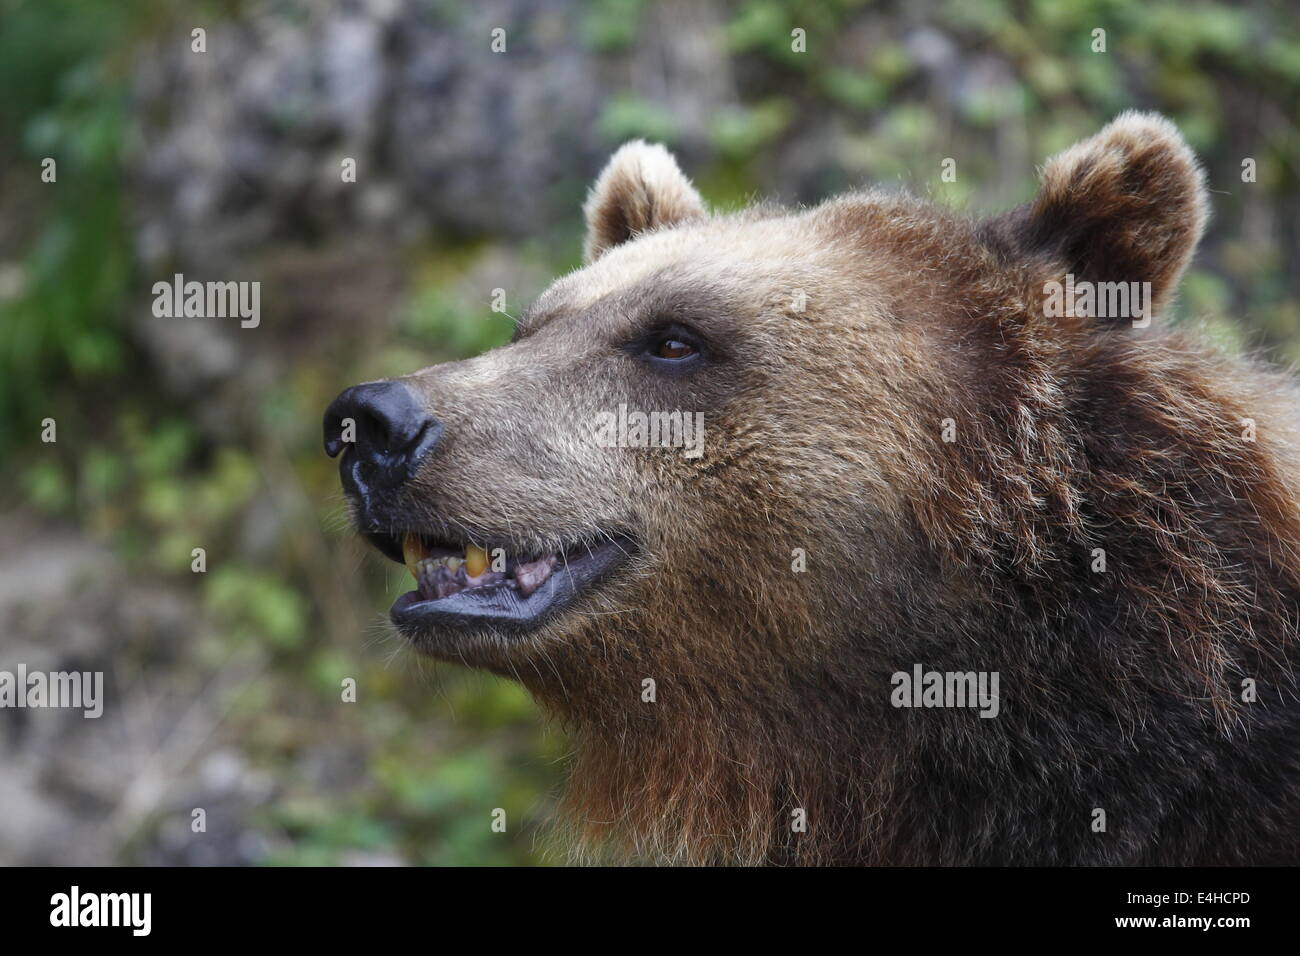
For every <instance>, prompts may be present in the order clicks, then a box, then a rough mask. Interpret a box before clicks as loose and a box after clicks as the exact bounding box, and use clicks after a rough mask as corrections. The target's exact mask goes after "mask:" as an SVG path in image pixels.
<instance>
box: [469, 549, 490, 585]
mask: <svg viewBox="0 0 1300 956" xmlns="http://www.w3.org/2000/svg"><path fill="white" fill-rule="evenodd" d="M487 566H488V556H487V552H486V551H484V550H483V549H482V548H480V547H479V546H478V545H476V544H467V545H465V573H466V574H468V575H469V576H470V577H471V578H476V577H478V576H479V575H480V574H482V573H483V572H484V571H486V570H487Z"/></svg>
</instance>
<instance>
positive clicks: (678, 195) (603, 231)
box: [582, 139, 704, 262]
mask: <svg viewBox="0 0 1300 956" xmlns="http://www.w3.org/2000/svg"><path fill="white" fill-rule="evenodd" d="M582 209H583V212H584V213H585V214H586V217H587V241H586V247H585V250H584V258H585V259H586V261H587V262H592V261H594V260H595V259H597V258H599V256H600V255H601V254H602V253H603V252H605V250H607V249H609V248H611V247H613V246H617V245H619V244H620V243H623V242H627V241H628V240H629V239H631V238H633V237H634V236H637V235H639V234H640V233H643V232H649V231H650V230H651V229H659V228H663V227H665V226H675V225H677V224H678V223H680V222H685V221H687V220H689V219H695V218H697V217H700V216H703V215H704V202H703V200H701V199H700V194H699V193H697V192H696V191H695V187H694V186H692V185H691V181H690V180H689V179H687V178H686V176H685V174H683V173H682V171H681V170H680V169H679V168H678V167H677V161H676V160H675V159H673V156H672V153H670V152H668V150H666V149H664V148H663V147H662V146H660V145H658V144H653V145H652V144H650V143H646V142H644V141H642V140H639V139H638V140H633V141H632V142H630V143H625V144H624V145H623V146H622V147H620V148H619V150H618V152H616V153H615V154H614V155H613V156H612V157H610V160H609V163H608V164H606V166H605V170H604V172H602V173H601V174H600V178H598V179H597V180H596V184H595V185H594V186H592V187H591V193H590V194H589V195H588V196H587V202H586V205H584V206H583V207H582Z"/></svg>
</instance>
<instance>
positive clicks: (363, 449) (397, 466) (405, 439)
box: [325, 382, 442, 488]
mask: <svg viewBox="0 0 1300 956" xmlns="http://www.w3.org/2000/svg"><path fill="white" fill-rule="evenodd" d="M441 437H442V422H440V421H438V419H436V418H434V417H433V416H432V415H430V414H429V413H428V412H426V411H425V410H424V406H423V405H422V404H421V403H420V400H419V399H418V398H417V397H416V395H415V393H414V392H413V391H411V389H410V388H408V387H407V386H406V385H403V384H402V383H401V382H370V383H368V384H366V385H355V386H353V387H352V388H349V389H347V390H346V391H345V392H343V394H341V395H339V397H338V398H336V399H334V401H332V402H330V407H329V408H327V409H325V453H326V454H327V455H329V456H330V457H331V458H333V457H334V456H335V455H337V454H339V453H340V452H342V451H344V450H346V449H347V447H348V445H349V444H351V445H352V447H353V448H354V449H355V450H356V454H355V455H354V456H345V458H344V460H343V462H342V464H341V467H342V471H343V476H344V483H345V484H346V483H347V482H348V479H349V478H350V479H352V480H353V481H356V482H357V483H358V484H360V485H362V486H373V487H386V488H393V487H396V486H397V485H400V484H401V483H402V482H404V481H406V480H407V479H409V478H410V477H411V476H412V475H413V474H415V469H416V466H417V465H419V463H420V460H421V459H423V458H424V456H425V455H427V454H428V453H429V452H430V451H432V450H433V447H434V446H435V445H436V444H438V439H439V438H441Z"/></svg>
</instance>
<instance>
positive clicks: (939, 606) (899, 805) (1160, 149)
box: [325, 113, 1300, 864]
mask: <svg viewBox="0 0 1300 956" xmlns="http://www.w3.org/2000/svg"><path fill="white" fill-rule="evenodd" d="M586 216H587V223H588V229H589V234H588V236H587V241H586V263H585V265H584V266H583V267H582V268H581V269H579V270H577V271H575V272H573V273H571V274H569V275H567V276H564V277H563V278H561V279H559V280H558V281H556V282H555V283H554V285H552V286H551V287H550V288H549V289H548V290H547V291H546V292H545V293H544V294H542V295H541V297H540V298H538V300H537V301H536V302H534V303H533V304H532V306H531V307H530V308H528V309H527V310H526V312H525V313H524V314H523V315H522V317H521V318H520V320H519V322H518V327H517V329H516V331H515V334H514V337H513V339H512V341H511V342H510V343H509V344H507V345H505V346H503V347H501V348H498V349H495V350H493V351H491V352H489V353H487V354H485V355H483V356H480V357H478V358H475V359H471V360H468V361H461V362H451V363H447V364H444V365H438V366H435V367H431V368H427V369H423V370H421V371H418V372H415V373H412V374H411V375H408V376H405V377H402V378H400V379H396V380H393V381H385V382H375V383H369V384H365V385H360V386H356V387H354V388H351V389H349V390H347V391H346V392H344V393H343V394H342V395H341V396H339V398H338V399H337V400H336V401H335V402H334V403H333V404H332V405H331V407H330V408H329V410H328V411H327V413H326V417H325V437H326V449H327V451H328V452H329V453H330V454H339V453H342V459H341V464H340V467H341V471H342V477H343V482H344V485H345V488H346V490H347V492H348V495H349V498H350V500H351V503H352V506H353V511H354V516H355V520H356V523H357V526H358V528H359V530H360V531H361V532H362V533H363V534H364V535H365V536H366V537H367V538H368V539H369V540H370V541H371V542H372V543H374V544H375V545H376V546H377V547H378V548H379V549H380V550H381V551H382V552H384V553H385V554H386V555H388V556H389V557H391V558H393V559H394V560H397V561H404V562H405V563H407V565H408V566H409V567H410V568H411V570H412V573H413V574H414V576H415V580H416V585H417V587H416V589H415V590H413V591H411V592H410V593H408V594H406V595H403V596H402V597H401V598H399V599H398V601H397V602H396V603H395V604H394V606H393V609H392V612H391V614H392V618H393V620H394V622H395V623H396V625H397V627H398V628H399V629H400V631H401V632H402V633H403V634H404V635H405V636H406V638H407V639H409V641H410V642H411V644H413V645H414V647H416V648H417V649H419V650H420V651H422V652H424V653H427V654H430V655H433V656H435V657H437V658H441V659H445V660H448V661H455V662H462V663H465V664H469V665H472V666H476V667H482V668H487V669H489V670H491V671H494V672H496V673H498V674H504V675H509V676H511V677H513V678H515V679H517V680H518V681H520V682H521V683H523V684H524V685H525V686H526V687H528V688H529V690H530V691H531V692H532V693H533V695H534V696H535V697H536V699H537V700H538V701H539V702H540V704H541V705H542V707H543V708H544V709H545V710H546V711H547V712H548V713H550V714H552V715H554V716H555V717H556V718H557V719H558V720H559V721H560V722H562V724H563V725H564V726H565V727H566V728H567V729H568V730H569V731H570V732H571V733H572V735H573V738H574V741H575V756H574V759H573V766H572V768H571V774H570V783H569V787H568V791H567V796H566V803H567V815H566V819H568V820H571V821H572V822H573V824H574V827H573V829H574V831H575V837H576V840H575V844H576V845H577V846H578V847H580V848H584V849H591V848H597V849H602V850H604V851H609V852H612V853H615V854H618V855H619V857H618V858H621V859H637V860H651V861H662V862H690V863H741V864H752V863H779V864H812V863H815V864H857V863H890V864H1228V863H1264V862H1290V861H1295V860H1296V859H1297V857H1298V856H1300V851H1298V848H1300V704H1298V703H1297V660H1298V657H1300V655H1298V654H1297V647H1298V641H1297V627H1298V625H1300V551H1298V549H1300V426H1298V422H1300V417H1298V414H1297V405H1296V400H1297V390H1296V388H1295V386H1294V385H1293V383H1292V382H1291V381H1290V380H1289V379H1287V378H1286V377H1284V376H1282V375H1281V374H1278V373H1275V372H1272V371H1269V370H1267V369H1265V368H1263V367H1260V366H1258V365H1256V364H1252V363H1251V362H1248V361H1246V360H1244V359H1240V358H1234V357H1231V356H1228V355H1224V354H1219V353H1218V352H1216V351H1214V350H1213V349H1210V348H1208V347H1206V346H1205V345H1202V344H1198V343H1197V342H1196V341H1194V340H1192V339H1190V338H1188V337H1186V336H1185V335H1182V334H1178V333H1177V332H1175V331H1171V330H1169V329H1168V328H1167V327H1164V324H1163V323H1162V322H1161V321H1160V314H1161V313H1162V311H1163V310H1164V307H1165V306H1166V305H1167V303H1168V302H1169V301H1170V299H1171V298H1172V297H1173V296H1174V294H1175V291H1176V289H1177V286H1178V282H1179V278H1180V276H1181V274H1182V272H1183V269H1184V267H1185V266H1186V265H1187V262H1188V260H1189V258H1190V257H1191V256H1192V253H1193V251H1194V249H1195V247H1196V245H1197V242H1198V240H1199V238H1200V235H1201V231H1202V227H1203V225H1204V222H1205V218H1206V189H1205V185H1204V182H1203V177H1202V173H1201V171H1200V169H1199V167H1198V164H1197V162H1196V159H1195V158H1194V156H1193V155H1192V153H1191V152H1190V150H1189V149H1188V147H1187V146H1186V145H1185V144H1184V142H1183V141H1182V139H1181V138H1180V136H1179V134H1178V133H1177V131H1176V130H1175V129H1174V127H1173V126H1172V125H1171V124H1170V123H1168V122H1167V121H1165V120H1164V119H1162V118H1160V117H1158V116H1155V115H1142V114H1135V113H1128V114H1125V115H1123V116H1120V117H1119V118H1118V119H1116V120H1115V121H1114V122H1112V123H1111V124H1110V125H1108V126H1107V127H1106V128H1105V129H1103V130H1102V131H1101V132H1100V133H1099V134H1097V135H1096V136H1094V137H1093V138H1091V139H1088V140H1086V141H1083V142H1081V143H1079V144H1077V145H1075V146H1074V147H1072V148H1071V149H1068V150H1066V151H1065V152H1064V153H1062V154H1060V155H1059V156H1057V157H1055V158H1054V159H1052V160H1051V161H1049V162H1048V164H1047V166H1046V168H1045V170H1044V172H1043V177H1042V188H1041V192H1040V193H1039V195H1038V197H1037V198H1036V199H1035V200H1034V201H1033V202H1031V203H1029V204H1027V205H1025V206H1024V207H1022V208H1019V209H1016V210H1014V211H1012V212H1009V213H1007V214H1004V215H1001V216H999V217H997V218H994V219H990V220H972V219H968V218H966V217H963V216H959V215H955V214H952V213H950V212H947V211H944V210H943V209H939V208H936V207H934V206H933V205H931V204H929V203H925V202H920V201H917V200H915V199H912V198H908V197H905V196H897V195H890V194H885V193H882V192H875V191H866V192H855V193H851V194H849V195H845V196H841V197H839V198H836V199H832V200H830V201H827V202H825V203H823V204H822V205H819V206H817V207H815V208H811V209H796V210H790V209H783V208H778V207H776V206H759V207H756V208H751V209H747V210H744V211H742V212H739V213H734V214H725V215H723V214H710V213H709V212H707V211H706V209H705V207H704V204H703V203H702V201H701V199H700V197H699V195H698V194H697V193H696V191H695V189H694V188H693V187H692V186H691V184H690V182H689V181H688V180H687V179H686V177H685V176H683V175H682V173H681V172H680V170H679V169H678V166H677V164H676V163H675V161H674V160H673V159H672V157H671V156H670V155H669V154H668V153H667V152H666V151H665V150H664V149H663V148H661V147H658V146H651V145H647V144H645V143H641V142H634V143H629V144H628V145H626V146H624V147H623V148H622V149H620V150H619V151H618V152H617V153H616V154H615V155H614V157H613V158H612V160H611V161H610V163H609V165H608V167H607V168H606V169H605V170H604V172H603V173H602V174H601V175H600V177H599V179H598V181H597V182H596V184H595V186H594V187H593V189H592V191H591V194H590V198H589V200H588V203H587V205H586ZM1120 293H1123V295H1121V294H1120Z"/></svg>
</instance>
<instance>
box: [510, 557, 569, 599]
mask: <svg viewBox="0 0 1300 956" xmlns="http://www.w3.org/2000/svg"><path fill="white" fill-rule="evenodd" d="M558 561H559V558H558V557H556V556H555V555H553V554H548V555H546V557H544V558H538V559H537V560H536V561H529V562H527V563H526V564H519V565H516V566H515V582H516V583H517V584H518V586H519V593H520V594H522V595H523V596H524V597H528V596H529V595H530V594H532V593H533V592H534V591H536V590H537V589H538V588H540V587H541V586H542V585H543V584H545V583H546V579H547V578H549V577H550V576H551V572H552V571H554V570H555V565H556V563H557V562H558Z"/></svg>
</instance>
